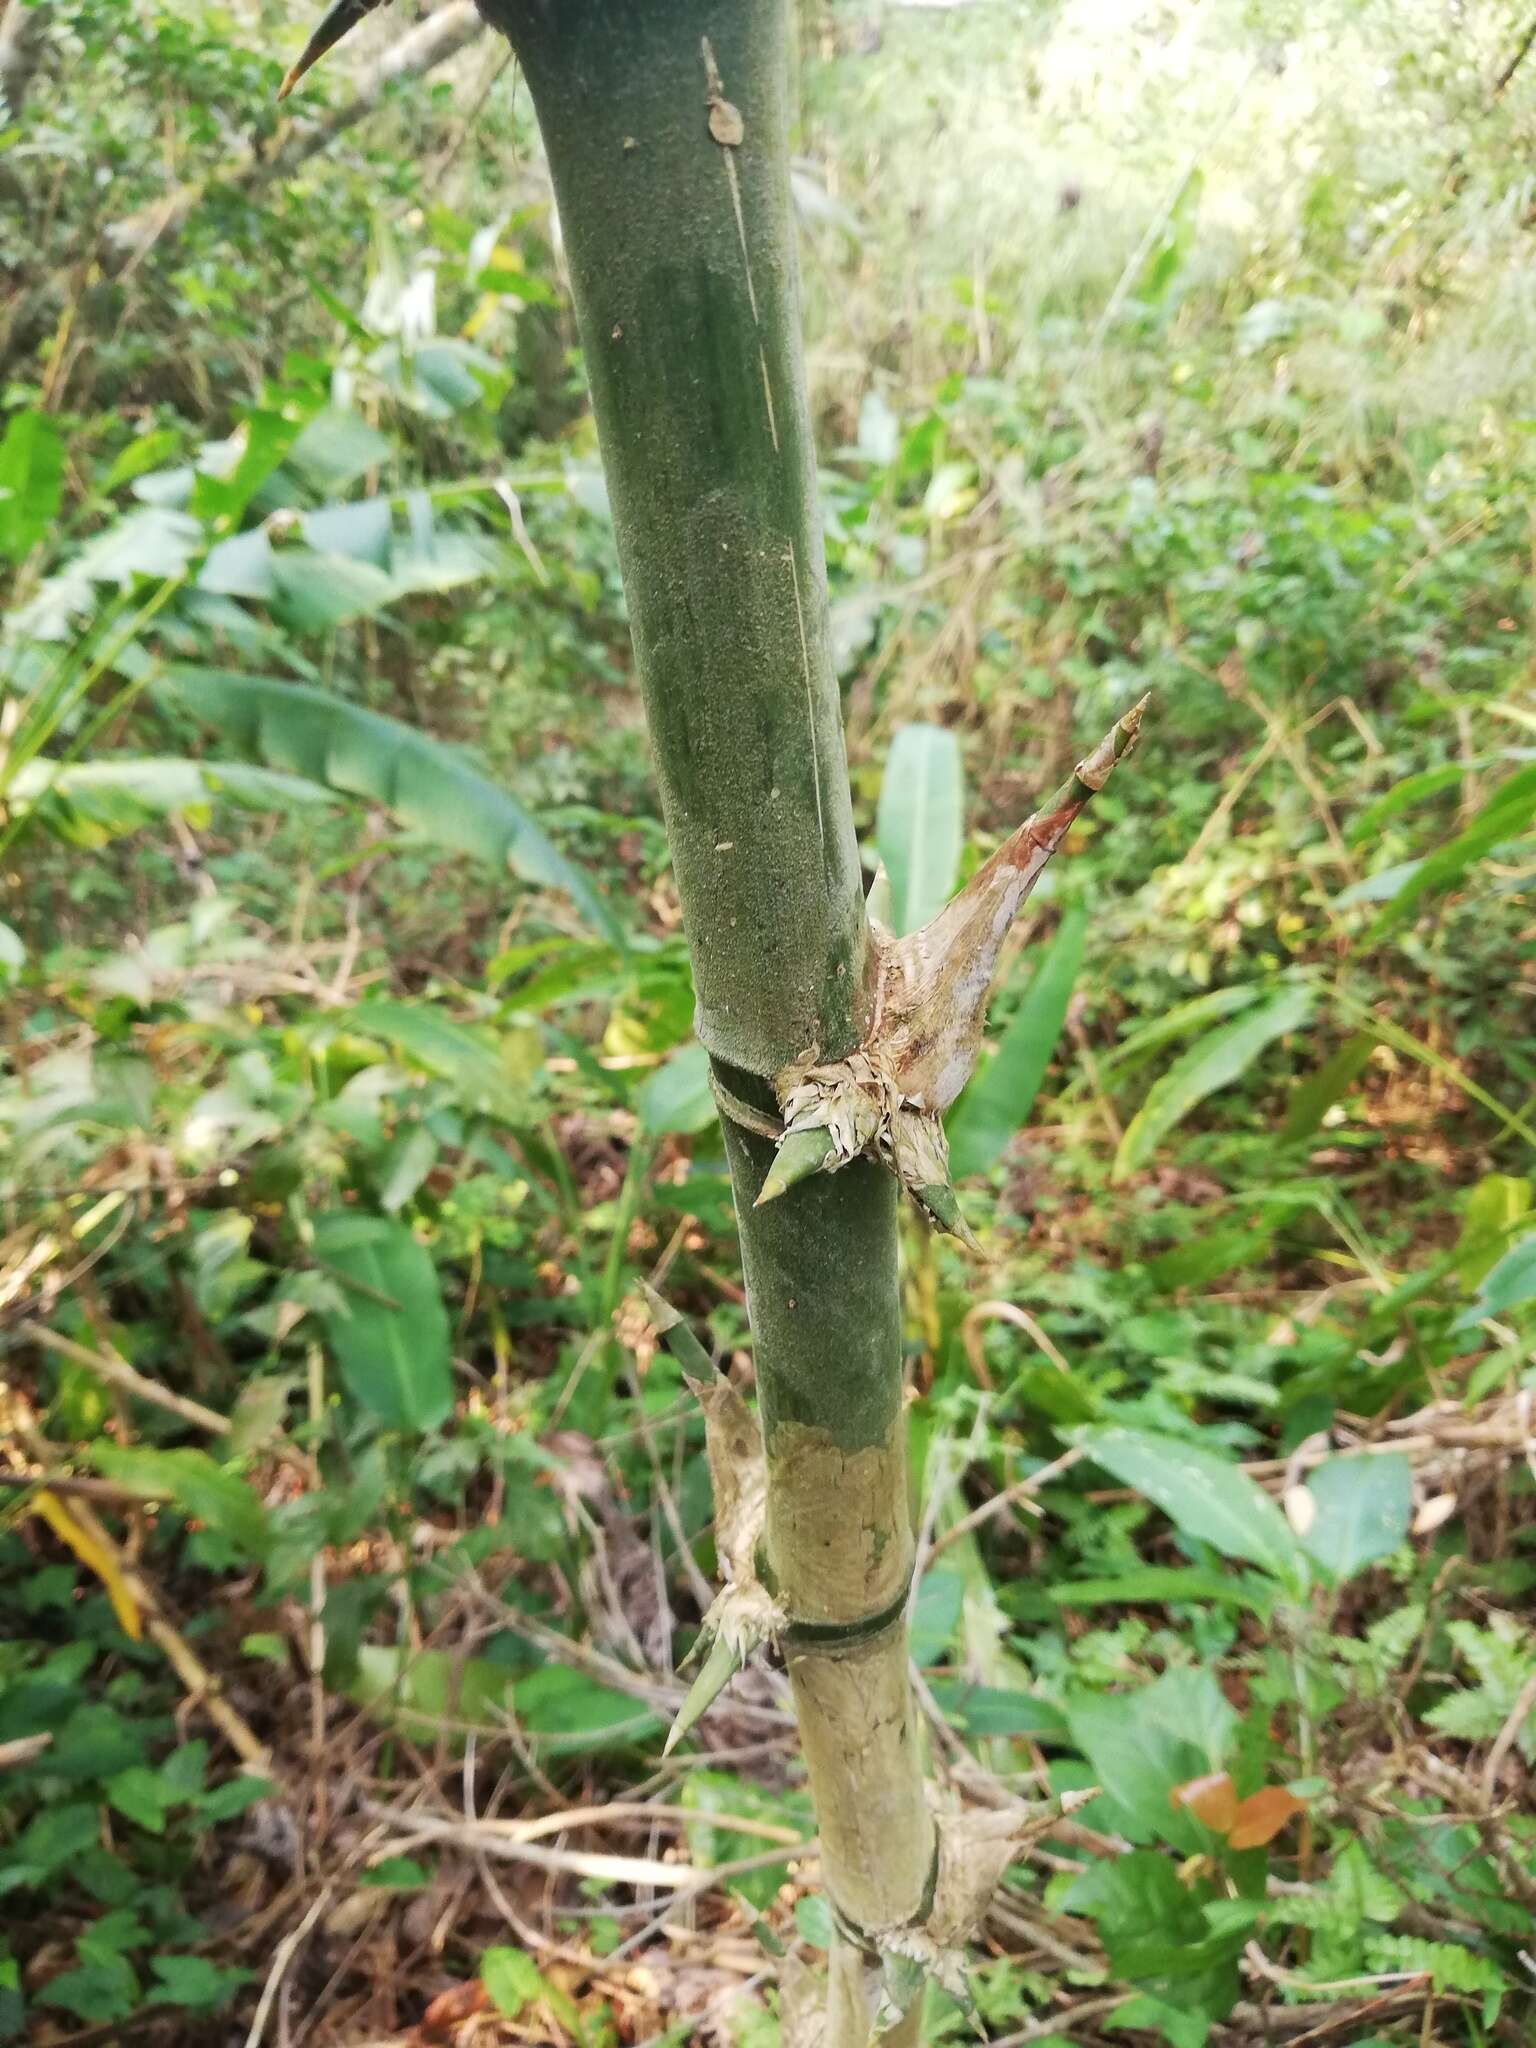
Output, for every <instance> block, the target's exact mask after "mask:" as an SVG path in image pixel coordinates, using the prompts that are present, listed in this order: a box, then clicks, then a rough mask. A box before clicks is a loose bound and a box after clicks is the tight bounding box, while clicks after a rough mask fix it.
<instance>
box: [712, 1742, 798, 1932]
mask: <svg viewBox="0 0 1536 2048" xmlns="http://www.w3.org/2000/svg"><path fill="white" fill-rule="evenodd" d="M679 1804H680V1805H682V1806H684V1807H685V1808H686V1809H687V1811H688V1814H689V1819H688V1821H687V1824H686V1826H687V1837H688V1853H689V1856H690V1858H691V1859H692V1861H693V1862H694V1863H696V1864H697V1865H698V1867H699V1868H700V1869H701V1870H710V1869H713V1868H715V1867H716V1866H717V1865H719V1864H721V1863H734V1862H735V1861H736V1860H737V1858H738V1857H743V1856H752V1855H754V1854H756V1853H757V1852H759V1851H761V1850H762V1849H763V1848H764V1847H765V1846H766V1843H765V1840H764V1837H763V1836H762V1835H760V1834H754V1833H747V1832H740V1831H738V1830H737V1828H735V1827H733V1826H732V1822H733V1821H739V1820H745V1821H747V1822H748V1823H749V1824H750V1823H751V1822H753V1821H759V1822H766V1823H767V1824H768V1826H770V1827H776V1828H779V1829H783V1830H785V1831H787V1832H789V1833H792V1834H798V1835H802V1836H809V1835H811V1834H813V1833H814V1832H815V1825H816V1824H815V1821H814V1819H813V1818H812V1815H811V1811H810V1800H809V1799H808V1797H807V1796H806V1794H805V1793H804V1792H800V1791H789V1790H784V1789H780V1788H778V1787H771V1788H770V1787H767V1786H763V1785H758V1784H754V1783H753V1781H752V1780H751V1779H750V1778H744V1777H741V1776H738V1775H737V1774H736V1773H735V1772H727V1771H711V1770H690V1771H689V1772H688V1773H687V1776H686V1778H685V1779H684V1782H683V1787H682V1791H681V1793H680V1795H679ZM770 1839H771V1838H770ZM783 1882H784V1871H783V1868H782V1866H774V1867H770V1868H769V1869H766V1870H754V1871H748V1872H743V1874H742V1875H741V1877H739V1878H734V1879H732V1881H731V1889H732V1890H733V1891H739V1892H740V1894H741V1896H742V1897H743V1898H745V1899H747V1900H748V1901H750V1903H751V1904H752V1905H754V1906H758V1907H767V1906H769V1905H771V1904H772V1903H773V1900H774V1898H775V1897H776V1895H777V1893H778V1890H779V1887H780V1886H781V1885H782V1884H783Z"/></svg>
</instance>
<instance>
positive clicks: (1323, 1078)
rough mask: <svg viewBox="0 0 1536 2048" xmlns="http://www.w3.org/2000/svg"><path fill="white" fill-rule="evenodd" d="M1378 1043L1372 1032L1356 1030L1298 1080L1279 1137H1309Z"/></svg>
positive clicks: (1343, 1092) (1354, 1077) (1345, 1092)
mask: <svg viewBox="0 0 1536 2048" xmlns="http://www.w3.org/2000/svg"><path fill="white" fill-rule="evenodd" d="M1380 1042H1381V1041H1380V1040H1379V1039H1378V1038H1377V1036H1376V1034H1375V1033H1374V1032H1373V1031H1357V1032H1355V1033H1354V1034H1353V1036H1352V1037H1349V1038H1346V1039H1345V1041H1344V1043H1343V1044H1342V1045H1341V1046H1340V1047H1339V1049H1338V1051H1337V1052H1335V1053H1334V1054H1332V1055H1331V1057H1330V1058H1328V1059H1326V1060H1324V1062H1323V1064H1322V1065H1321V1066H1320V1067H1319V1068H1317V1070H1316V1071H1315V1072H1314V1073H1311V1074H1308V1075H1307V1077H1306V1079H1305V1080H1303V1081H1298V1082H1297V1083H1296V1086H1295V1087H1294V1088H1293V1089H1292V1090H1291V1098H1290V1101H1289V1102H1287V1104H1286V1106H1285V1122H1284V1123H1283V1124H1282V1125H1281V1127H1280V1135H1281V1137H1282V1138H1290V1139H1293V1140H1294V1139H1299V1138H1309V1137H1310V1136H1311V1135H1312V1133H1313V1132H1314V1131H1315V1130H1316V1129H1317V1127H1318V1125H1319V1124H1320V1123H1321V1122H1322V1120H1323V1118H1324V1116H1326V1114H1327V1113H1328V1111H1329V1110H1330V1109H1332V1107H1333V1105H1334V1104H1335V1103H1336V1102H1337V1101H1338V1100H1339V1098H1340V1097H1341V1096H1343V1095H1347V1094H1348V1093H1349V1090H1350V1088H1351V1087H1352V1086H1353V1084H1354V1082H1355V1081H1356V1080H1357V1079H1358V1077H1359V1076H1360V1074H1361V1073H1362V1072H1363V1071H1364V1069H1365V1065H1366V1062H1367V1061H1368V1060H1369V1059H1370V1057H1371V1054H1372V1053H1373V1052H1374V1051H1375V1050H1376V1047H1377V1046H1378V1045H1379V1044H1380Z"/></svg>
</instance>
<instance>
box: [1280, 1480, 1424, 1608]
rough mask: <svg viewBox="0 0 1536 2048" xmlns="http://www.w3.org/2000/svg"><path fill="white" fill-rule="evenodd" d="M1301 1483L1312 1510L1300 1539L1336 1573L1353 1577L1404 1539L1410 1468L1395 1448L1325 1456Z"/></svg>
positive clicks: (1410, 1506) (1409, 1515)
mask: <svg viewBox="0 0 1536 2048" xmlns="http://www.w3.org/2000/svg"><path fill="white" fill-rule="evenodd" d="M1306 1484H1307V1492H1308V1493H1309V1494H1310V1495H1311V1496H1312V1499H1313V1502H1314V1503H1315V1512H1314V1514H1313V1518H1312V1523H1311V1526H1310V1527H1309V1528H1308V1529H1307V1530H1306V1532H1305V1533H1304V1535H1303V1536H1302V1539H1301V1540H1302V1543H1303V1544H1304V1545H1305V1547H1306V1550H1307V1553H1308V1555H1309V1556H1311V1557H1315V1558H1316V1559H1317V1562H1318V1563H1319V1564H1320V1565H1322V1566H1324V1567H1325V1569H1326V1570H1328V1571H1330V1572H1332V1573H1333V1575H1334V1577H1335V1578H1339V1579H1348V1578H1352V1577H1353V1576H1354V1574H1355V1573H1356V1572H1358V1571H1363V1570H1364V1568H1365V1567H1366V1565H1368V1564H1374V1563H1375V1561H1376V1559H1377V1558H1379V1557H1390V1556H1391V1555H1392V1552H1393V1551H1394V1550H1396V1549H1398V1548H1399V1546H1400V1545H1401V1544H1402V1543H1403V1542H1404V1541H1405V1540H1406V1538H1407V1535H1408V1525H1409V1523H1410V1522H1411V1521H1412V1519H1413V1471H1412V1468H1411V1466H1410V1465H1409V1463H1408V1460H1407V1458H1405V1457H1404V1456H1403V1454H1402V1453H1401V1452H1400V1451H1384V1452H1382V1453H1381V1454H1380V1455H1379V1456H1378V1455H1376V1454H1374V1453H1370V1452H1367V1453H1363V1454H1361V1455H1360V1456H1357V1457H1345V1458H1330V1459H1329V1460H1328V1462H1327V1463H1326V1464H1324V1465H1319V1466H1318V1468H1317V1470H1316V1471H1315V1472H1312V1473H1310V1474H1309V1475H1308V1477H1307V1482H1306Z"/></svg>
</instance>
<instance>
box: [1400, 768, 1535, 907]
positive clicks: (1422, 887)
mask: <svg viewBox="0 0 1536 2048" xmlns="http://www.w3.org/2000/svg"><path fill="white" fill-rule="evenodd" d="M1533 820H1536V766H1532V767H1529V768H1521V769H1519V770H1518V771H1517V772H1516V773H1515V774H1513V775H1511V776H1510V778H1509V780H1508V781H1507V782H1505V783H1502V784H1501V785H1500V786H1499V788H1498V789H1496V790H1495V791H1494V793H1493V795H1492V796H1491V797H1490V798H1489V799H1488V801H1487V803H1486V804H1484V805H1483V808H1482V809H1481V810H1480V811H1479V812H1478V814H1477V816H1476V817H1475V818H1474V819H1473V820H1472V822H1471V823H1470V824H1469V825H1468V826H1467V828H1466V830H1465V831H1464V832H1458V833H1457V835H1456V837H1455V838H1454V839H1448V840H1447V841H1446V842H1445V844H1444V845H1443V846H1439V847H1437V848H1436V849H1435V851H1434V852H1433V853H1431V854H1429V855H1427V856H1426V857H1425V858H1424V859H1423V860H1421V861H1420V862H1419V863H1418V865H1417V866H1416V867H1415V868H1414V870H1413V872H1412V874H1410V875H1409V876H1408V878H1407V879H1406V881H1405V882H1404V883H1403V885H1402V887H1401V888H1400V889H1399V890H1398V891H1397V894H1396V895H1395V896H1394V897H1393V898H1392V901H1391V902H1390V903H1389V904H1388V905H1387V907H1386V909H1385V910H1384V911H1383V912H1382V913H1381V915H1380V917H1378V918H1377V920H1376V922H1375V924H1374V925H1373V926H1372V927H1371V937H1372V938H1373V939H1376V938H1380V937H1382V936H1383V934H1385V933H1386V932H1389V931H1391V930H1392V929H1393V928H1394V926H1396V925H1399V924H1401V923H1402V922H1403V920H1404V919H1405V918H1406V917H1407V916H1408V915H1409V913H1410V912H1411V911H1412V910H1413V909H1414V908H1415V906H1416V905H1417V904H1418V903H1419V901H1420V899H1421V898H1423V897H1425V896H1427V895H1429V894H1430V893H1431V892H1433V891H1437V890H1441V889H1449V888H1450V887H1451V886H1452V885H1453V884H1454V883H1456V882H1459V881H1460V880H1461V878H1462V876H1463V875H1464V874H1466V873H1467V871H1468V869H1470V868H1473V867H1475V866H1476V865H1477V863H1478V862H1479V861H1481V860H1484V859H1486V858H1487V856H1488V855H1489V854H1490V853H1492V851H1493V850H1494V848H1495V847H1496V846H1501V845H1503V843H1504V842H1505V841H1506V840H1508V839H1517V838H1519V837H1520V836H1521V835H1522V834H1524V833H1525V832H1527V831H1529V830H1530V827H1531V823H1532V821H1533Z"/></svg>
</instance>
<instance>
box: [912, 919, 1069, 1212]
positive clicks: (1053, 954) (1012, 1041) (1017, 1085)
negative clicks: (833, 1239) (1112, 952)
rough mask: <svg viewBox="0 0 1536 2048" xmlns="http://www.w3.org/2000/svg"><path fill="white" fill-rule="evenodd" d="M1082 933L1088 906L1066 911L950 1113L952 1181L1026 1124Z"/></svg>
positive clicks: (998, 1151) (980, 1166)
mask: <svg viewBox="0 0 1536 2048" xmlns="http://www.w3.org/2000/svg"><path fill="white" fill-rule="evenodd" d="M1087 931H1088V913H1087V911H1086V910H1084V909H1082V908H1073V909H1071V910H1068V911H1067V912H1066V913H1065V915H1064V916H1063V917H1062V920H1061V926H1060V929H1059V930H1058V931H1057V933H1056V936H1055V938H1054V939H1053V940H1052V941H1051V944H1050V946H1049V948H1048V949H1047V951H1046V953H1045V955H1044V957H1043V958H1042V959H1041V961H1040V963H1039V965H1038V966H1037V967H1036V969H1035V972H1034V974H1033V975H1032V976H1031V978H1030V982H1029V986H1028V988H1027V989H1026V990H1025V992H1024V996H1023V999H1022V1001H1021V1002H1020V1004H1019V1009H1018V1013H1017V1015H1016V1016H1015V1017H1014V1018H1013V1020H1012V1022H1011V1023H1010V1024H1009V1026H1008V1029H1007V1030H1006V1031H1005V1032H1004V1033H1003V1036H1002V1038H1001V1040H1000V1041H999V1043H998V1047H997V1050H996V1052H994V1053H993V1054H992V1056H991V1058H990V1059H989V1060H988V1061H987V1062H986V1064H985V1065H984V1066H983V1067H982V1068H981V1070H980V1072H979V1073H978V1074H977V1075H976V1077H975V1078H974V1080H972V1082H971V1083H970V1085H969V1086H968V1087H967V1088H966V1089H965V1091H964V1093H963V1094H962V1095H961V1097H960V1099H959V1101H958V1102H957V1103H956V1104H955V1106H954V1108H953V1109H952V1110H951V1111H950V1114H949V1119H948V1123H947V1126H946V1128H947V1132H948V1137H949V1164H950V1171H951V1172H952V1173H953V1174H954V1176H955V1178H956V1179H957V1180H959V1179H961V1178H963V1176H964V1175H966V1174H969V1173H985V1172H986V1170H987V1168H988V1167H989V1166H991V1165H992V1164H993V1163H994V1161H996V1160H997V1159H998V1158H1000V1157H1001V1155H1002V1152H1003V1149H1004V1147H1005V1146H1006V1145H1007V1143H1008V1141H1009V1139H1010V1138H1011V1137H1012V1136H1013V1134H1014V1133H1015V1131H1018V1130H1021V1129H1022V1128H1023V1127H1024V1125H1025V1123H1026V1122H1027V1121H1028V1118H1029V1112H1030V1110H1031V1109H1032V1108H1033V1107H1034V1101H1035V1096H1036V1094H1037V1093H1038V1092H1039V1088H1040V1083H1041V1082H1042V1081H1043V1080H1044V1079H1045V1070H1046V1068H1047V1067H1048V1066H1049V1065H1050V1061H1051V1055H1052V1054H1053V1053H1054V1052H1055V1050H1056V1042H1057V1040H1058V1039H1059V1038H1060V1036H1061V1030H1062V1026H1063V1025H1064V1024H1065V1022H1066V1018H1067V1004H1068V1002H1069V1001H1070V1000H1071V996H1072V987H1073V984H1074V982H1075V981H1076V980H1077V970H1078V967H1079V965H1080V964H1081V961H1082V957H1083V941H1084V939H1085V937H1086V936H1087Z"/></svg>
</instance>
